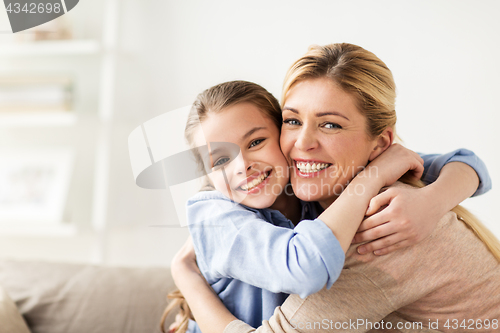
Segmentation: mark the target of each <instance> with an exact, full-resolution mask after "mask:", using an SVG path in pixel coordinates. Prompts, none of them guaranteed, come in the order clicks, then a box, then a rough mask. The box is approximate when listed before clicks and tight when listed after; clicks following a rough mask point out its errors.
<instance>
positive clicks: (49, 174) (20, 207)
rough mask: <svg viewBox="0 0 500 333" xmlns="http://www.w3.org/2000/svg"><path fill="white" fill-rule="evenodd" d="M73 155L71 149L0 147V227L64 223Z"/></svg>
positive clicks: (28, 226) (27, 226) (37, 226)
mask: <svg viewBox="0 0 500 333" xmlns="http://www.w3.org/2000/svg"><path fill="white" fill-rule="evenodd" d="M74 159H75V154H74V151H73V150H72V149H37V150H34V149H33V150H31V149H30V150H0V227H2V229H5V228H7V229H8V228H9V227H10V228H16V229H18V228H30V227H36V228H39V227H43V226H56V225H61V224H63V223H64V222H65V221H64V219H63V215H64V208H65V205H66V198H67V195H68V190H69V186H70V181H71V175H72V173H73V167H74Z"/></svg>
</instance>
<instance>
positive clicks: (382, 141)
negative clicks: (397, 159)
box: [368, 127, 394, 162]
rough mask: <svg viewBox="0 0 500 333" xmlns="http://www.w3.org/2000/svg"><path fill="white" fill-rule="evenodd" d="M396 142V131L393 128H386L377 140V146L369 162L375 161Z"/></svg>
mask: <svg viewBox="0 0 500 333" xmlns="http://www.w3.org/2000/svg"><path fill="white" fill-rule="evenodd" d="M393 140H394V130H393V129H392V128H390V127H389V128H386V129H385V130H384V131H383V132H382V134H380V135H379V136H378V138H377V139H376V141H375V142H376V145H375V147H374V148H373V151H372V152H371V154H370V157H369V159H368V160H369V161H370V162H371V161H373V160H374V159H375V158H377V156H378V155H380V154H382V153H383V152H384V151H385V150H386V149H387V148H389V147H390V146H391V145H392V142H393Z"/></svg>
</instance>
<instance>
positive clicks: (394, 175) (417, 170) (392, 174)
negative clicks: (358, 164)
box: [363, 143, 424, 187]
mask: <svg viewBox="0 0 500 333" xmlns="http://www.w3.org/2000/svg"><path fill="white" fill-rule="evenodd" d="M423 172H424V160H423V159H422V158H421V157H420V156H419V155H418V154H417V153H415V152H414V151H412V150H409V149H407V148H405V147H403V146H401V145H400V144H397V143H395V144H392V145H391V146H390V147H389V148H387V150H386V151H384V152H383V153H382V154H380V155H379V156H378V157H377V158H376V159H374V160H373V161H371V162H370V164H368V167H367V168H366V169H365V170H364V171H363V173H364V175H368V177H373V176H374V175H375V176H376V177H377V178H378V179H380V180H381V184H382V187H383V186H390V185H392V184H394V183H395V182H396V181H397V180H398V179H399V178H401V176H403V175H404V174H405V173H409V175H410V176H412V177H415V179H420V177H422V174H423Z"/></svg>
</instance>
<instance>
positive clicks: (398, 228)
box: [353, 184, 446, 255]
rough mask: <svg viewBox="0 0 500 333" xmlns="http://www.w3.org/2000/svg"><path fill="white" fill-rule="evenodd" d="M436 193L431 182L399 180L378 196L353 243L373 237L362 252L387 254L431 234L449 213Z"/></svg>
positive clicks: (359, 251)
mask: <svg viewBox="0 0 500 333" xmlns="http://www.w3.org/2000/svg"><path fill="white" fill-rule="evenodd" d="M436 194H439V193H435V191H433V189H432V188H431V187H429V186H427V187H423V188H415V187H411V186H408V185H404V184H398V185H397V186H393V187H391V188H389V189H388V190H386V191H385V192H382V193H380V194H379V195H377V196H375V197H374V198H373V199H372V200H371V201H370V205H369V207H368V210H367V212H366V215H367V216H369V217H368V218H366V219H365V220H364V221H363V222H362V223H361V225H360V227H359V229H358V232H357V234H356V236H355V237H354V239H353V243H361V242H367V241H370V242H369V243H366V244H363V245H361V246H359V247H358V253H360V254H365V253H369V252H374V254H376V255H384V254H387V253H390V252H392V251H394V250H397V249H400V248H404V247H406V246H410V245H414V244H416V243H418V242H420V241H422V240H423V239H425V238H426V237H427V236H429V235H430V234H431V233H432V231H433V230H434V227H435V226H436V224H437V222H438V221H439V220H440V219H441V218H442V217H443V215H444V214H445V213H446V210H444V209H443V205H440V204H439V203H440V198H439V195H438V196H437V197H436ZM386 206H387V207H386ZM384 207H385V208H384ZM380 208H383V209H382V210H380ZM445 208H446V207H445ZM379 210H380V211H379Z"/></svg>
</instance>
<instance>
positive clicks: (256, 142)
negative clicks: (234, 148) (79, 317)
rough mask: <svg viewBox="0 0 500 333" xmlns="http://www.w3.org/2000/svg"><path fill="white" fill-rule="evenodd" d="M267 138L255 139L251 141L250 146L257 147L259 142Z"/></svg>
mask: <svg viewBox="0 0 500 333" xmlns="http://www.w3.org/2000/svg"><path fill="white" fill-rule="evenodd" d="M264 140H265V139H257V140H253V141H252V143H250V147H249V148H252V147H255V146H257V145H259V144H261V143H262V142H263V141H264Z"/></svg>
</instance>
